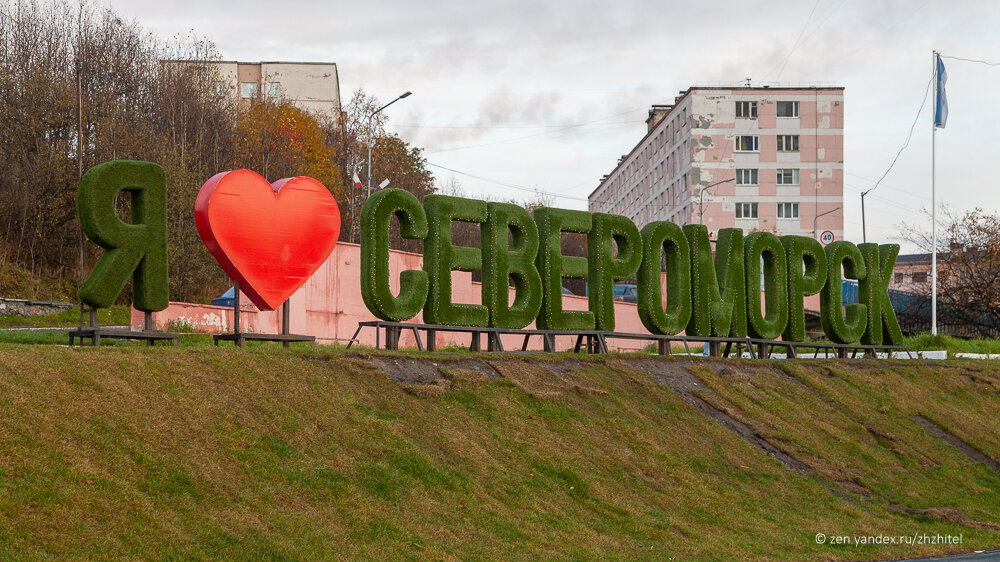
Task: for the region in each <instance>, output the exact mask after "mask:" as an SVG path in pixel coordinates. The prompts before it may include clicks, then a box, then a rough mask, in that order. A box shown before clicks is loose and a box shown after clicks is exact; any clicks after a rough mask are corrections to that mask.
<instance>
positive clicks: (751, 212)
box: [736, 203, 757, 219]
mask: <svg viewBox="0 0 1000 562" xmlns="http://www.w3.org/2000/svg"><path fill="white" fill-rule="evenodd" d="M736 218H738V219H755V218H757V204H756V203H737V204H736Z"/></svg>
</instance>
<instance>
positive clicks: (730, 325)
mask: <svg viewBox="0 0 1000 562" xmlns="http://www.w3.org/2000/svg"><path fill="white" fill-rule="evenodd" d="M684 235H685V236H686V237H687V239H688V245H689V246H690V249H691V297H692V310H691V320H690V321H689V322H688V328H687V335H689V336H714V337H734V338H743V337H746V335H747V297H746V285H745V282H744V271H743V231H742V230H740V229H739V228H723V229H721V230H719V241H718V242H716V245H715V262H714V263H713V260H712V246H711V244H710V243H709V240H708V229H706V228H705V227H704V226H703V225H700V224H687V225H684Z"/></svg>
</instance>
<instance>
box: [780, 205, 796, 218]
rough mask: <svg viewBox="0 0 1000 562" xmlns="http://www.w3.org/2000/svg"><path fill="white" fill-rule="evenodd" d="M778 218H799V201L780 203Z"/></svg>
mask: <svg viewBox="0 0 1000 562" xmlns="http://www.w3.org/2000/svg"><path fill="white" fill-rule="evenodd" d="M778 218H779V219H797V218H799V204H798V203H778Z"/></svg>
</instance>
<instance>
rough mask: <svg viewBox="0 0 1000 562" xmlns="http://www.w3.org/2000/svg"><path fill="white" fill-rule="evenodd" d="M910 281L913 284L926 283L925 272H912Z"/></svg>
mask: <svg viewBox="0 0 1000 562" xmlns="http://www.w3.org/2000/svg"><path fill="white" fill-rule="evenodd" d="M912 279H913V282H914V283H926V282H927V272H926V271H914V272H913V277H912Z"/></svg>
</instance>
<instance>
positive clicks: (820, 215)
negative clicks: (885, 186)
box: [813, 199, 864, 238]
mask: <svg viewBox="0 0 1000 562" xmlns="http://www.w3.org/2000/svg"><path fill="white" fill-rule="evenodd" d="M862 201H864V199H862ZM839 210H840V207H837V208H836V209H830V210H829V211H827V212H825V213H820V214H818V215H816V216H815V217H813V238H816V221H817V220H819V218H820V217H822V216H823V215H829V214H830V213H835V212H837V211H839Z"/></svg>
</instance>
